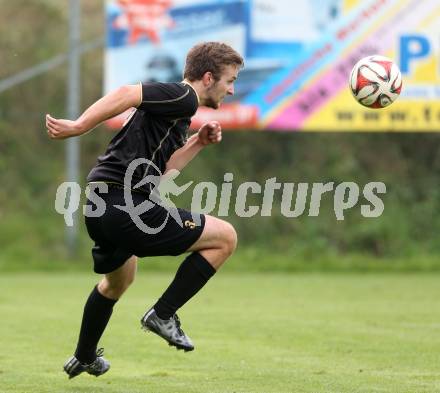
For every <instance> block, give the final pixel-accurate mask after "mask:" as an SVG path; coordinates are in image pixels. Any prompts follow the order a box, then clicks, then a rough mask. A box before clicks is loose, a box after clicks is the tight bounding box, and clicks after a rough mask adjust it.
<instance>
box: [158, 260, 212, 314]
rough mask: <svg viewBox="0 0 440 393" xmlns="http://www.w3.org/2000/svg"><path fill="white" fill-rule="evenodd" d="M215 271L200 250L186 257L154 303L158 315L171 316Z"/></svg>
mask: <svg viewBox="0 0 440 393" xmlns="http://www.w3.org/2000/svg"><path fill="white" fill-rule="evenodd" d="M215 272H216V270H215V269H214V268H213V267H212V266H211V264H210V263H209V262H208V261H207V260H206V259H205V258H203V257H202V256H201V255H200V254H199V253H198V252H193V253H192V254H191V255H189V256H188V257H186V259H185V260H184V261H183V262H182V264H181V265H180V266H179V269H177V272H176V276H175V277H174V280H173V281H172V283H171V284H170V286H169V287H168V288H167V290H166V291H165V292H164V293H163V295H162V296H161V297H160V299H159V300H158V301H157V303H156V304H155V305H154V310H155V311H156V314H157V316H158V317H159V318H162V319H169V318H171V317H172V316H173V315H174V314H175V313H176V311H177V310H178V309H179V308H180V307H182V306H183V305H184V304H185V303H186V302H187V301H188V300H189V299H191V298H192V297H193V296H194V295H195V294H196V293H197V292H198V291H199V290H200V289H201V288H202V287H203V286H204V285H205V284H206V283H207V282H208V280H209V279H210V278H211V277H212V276H213V275H214V273H215Z"/></svg>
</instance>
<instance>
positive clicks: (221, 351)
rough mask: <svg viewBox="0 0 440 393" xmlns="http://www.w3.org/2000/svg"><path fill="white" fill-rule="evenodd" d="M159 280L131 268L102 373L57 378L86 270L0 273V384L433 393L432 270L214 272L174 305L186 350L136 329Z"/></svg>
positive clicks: (125, 392)
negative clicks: (191, 347) (190, 343)
mask: <svg viewBox="0 0 440 393" xmlns="http://www.w3.org/2000/svg"><path fill="white" fill-rule="evenodd" d="M170 277H171V274H169V273H148V274H147V273H145V272H142V271H141V272H140V274H139V276H138V278H137V281H136V282H135V284H134V285H133V286H132V288H131V289H130V290H129V291H128V292H127V294H126V295H125V296H124V298H123V299H121V301H120V302H119V303H118V304H117V306H116V309H115V313H114V314H113V318H112V320H111V322H110V325H109V327H108V330H107V331H106V334H105V335H104V337H103V340H102V343H101V344H102V345H103V346H104V347H105V349H106V353H105V356H106V357H107V358H108V359H109V360H110V361H111V363H112V369H111V370H110V371H109V373H108V374H106V375H105V376H102V377H100V378H95V377H92V376H89V375H81V376H79V377H78V378H76V379H73V380H71V381H69V380H68V379H67V377H66V376H65V375H64V374H63V373H62V372H61V368H62V364H63V362H64V360H65V359H66V358H67V357H68V356H70V355H71V353H72V351H73V349H74V344H75V342H76V338H77V333H78V328H79V323H80V316H81V313H82V306H83V302H84V300H85V298H86V296H87V295H88V292H89V290H90V288H91V287H92V285H93V284H94V282H95V280H96V276H93V275H92V274H85V273H66V274H60V273H52V274H38V273H35V274H19V273H7V274H3V275H2V276H1V277H0V288H1V289H2V290H1V293H0V317H1V323H0V392H1V393H6V392H7V393H12V392H14V393H42V392H57V393H61V392H62V393H95V392H96V393H101V392H102V393H116V392H118V393H119V392H120V393H140V392H148V393H150V392H151V393H156V392H172V393H174V392H184V393H190V392H209V393H211V392H221V393H226V392H231V393H232V392H237V393H238V392H262V393H266V392H276V393H281V392H295V393H296V392H314V393H316V392H325V393H330V392H338V393H342V392H350V393H353V392H396V393H397V392H398V393H402V392H411V393H413V392H417V393H418V392H440V368H439V354H440V305H439V299H440V285H439V278H440V277H439V276H438V275H428V274H390V273H388V274H360V273H350V274H334V273H333V274H319V273H316V274H314V273H308V274H295V275H294V274H270V273H266V274H252V275H245V274H232V273H230V272H228V271H227V270H226V271H224V272H222V273H221V274H219V275H218V276H217V277H215V278H214V279H213V280H212V282H210V283H209V285H208V286H207V287H206V288H204V289H203V291H202V293H201V294H200V295H199V296H198V297H196V298H195V299H193V301H192V302H190V303H189V304H188V305H187V306H186V307H185V308H184V309H183V310H182V311H181V313H180V316H181V319H182V321H183V327H184V329H185V330H186V332H187V333H188V334H189V335H190V336H191V337H192V338H193V340H194V342H195V344H196V350H195V351H194V352H192V353H181V352H180V351H179V352H177V351H175V350H173V349H171V348H169V347H168V346H167V345H166V343H165V342H163V341H162V340H161V339H159V338H158V337H156V336H153V335H151V334H146V333H144V332H143V331H141V329H140V327H139V318H140V316H141V315H142V313H143V312H144V310H145V308H146V307H147V306H149V305H150V304H151V303H152V302H153V301H154V300H155V298H156V297H157V296H158V295H159V294H160V292H161V290H162V289H163V288H164V287H165V286H166V285H167V283H168V280H169V279H170Z"/></svg>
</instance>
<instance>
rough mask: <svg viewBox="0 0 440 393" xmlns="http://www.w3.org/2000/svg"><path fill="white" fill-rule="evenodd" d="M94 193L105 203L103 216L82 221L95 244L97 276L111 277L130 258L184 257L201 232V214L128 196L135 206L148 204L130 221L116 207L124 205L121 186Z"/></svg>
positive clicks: (136, 194) (145, 197) (141, 195)
mask: <svg viewBox="0 0 440 393" xmlns="http://www.w3.org/2000/svg"><path fill="white" fill-rule="evenodd" d="M94 192H95V194H97V195H98V196H99V197H100V198H102V199H103V200H104V202H105V212H104V214H103V215H101V216H100V217H88V216H87V215H86V217H85V222H86V226H87V231H88V233H89V235H90V237H91V238H92V240H93V241H94V242H95V246H94V247H93V249H92V255H93V261H94V271H95V272H96V273H101V274H105V273H110V272H112V271H113V270H115V269H117V268H118V267H120V266H122V265H123V264H124V262H125V261H126V260H127V259H128V258H130V257H131V256H132V255H136V256H138V257H147V256H161V255H180V254H183V253H184V252H186V251H187V250H188V249H189V248H190V247H191V246H192V245H193V244H194V243H195V242H196V241H197V239H198V238H199V237H200V235H201V234H202V232H203V228H204V226H205V216H204V215H203V214H198V213H192V212H189V211H187V210H184V209H179V208H174V209H173V208H168V207H167V208H165V207H163V206H161V205H158V204H156V203H153V202H151V201H150V199H149V196H148V194H146V193H140V192H135V191H132V192H131V197H132V200H133V205H134V206H137V205H139V204H141V203H143V202H144V201H150V202H147V203H148V210H147V211H145V212H144V213H142V214H140V215H139V217H138V218H137V217H136V218H135V219H132V217H131V216H130V214H129V213H128V212H126V211H123V210H121V209H119V208H117V207H116V206H125V205H126V203H125V199H124V190H123V188H122V186H121V187H120V186H114V185H109V189H108V193H100V192H98V191H97V190H95V191H94ZM87 205H88V206H90V208H92V209H93V210H96V207H97V205H95V204H94V203H93V202H91V201H90V200H88V201H87ZM179 218H180V220H179Z"/></svg>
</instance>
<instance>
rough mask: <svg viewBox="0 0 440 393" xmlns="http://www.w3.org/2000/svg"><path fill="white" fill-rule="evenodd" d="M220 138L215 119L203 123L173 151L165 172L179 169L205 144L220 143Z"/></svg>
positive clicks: (220, 130)
mask: <svg viewBox="0 0 440 393" xmlns="http://www.w3.org/2000/svg"><path fill="white" fill-rule="evenodd" d="M221 140H222V129H221V127H220V124H219V123H218V122H217V121H211V122H209V123H205V124H204V125H203V126H202V127H200V129H199V131H198V132H197V134H194V135H193V136H191V138H189V139H188V141H187V142H186V144H185V145H184V146H182V147H181V148H180V149H178V150H176V151H175V152H174V153H173V155H172V156H171V157H170V159H169V160H168V162H167V167H166V170H165V173H167V172H168V171H169V170H172V169H177V170H178V171H181V170H182V169H183V168H184V167H185V166H186V165H187V164H188V163H189V162H190V161H191V160H192V159H193V158H194V157H195V156H196V155H197V154H198V153H199V152H200V151H201V150H202V149H203V148H204V147H205V146H207V145H210V144H215V143H220V142H221ZM165 173H164V174H165Z"/></svg>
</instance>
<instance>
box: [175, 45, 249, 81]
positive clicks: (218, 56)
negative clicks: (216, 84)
mask: <svg viewBox="0 0 440 393" xmlns="http://www.w3.org/2000/svg"><path fill="white" fill-rule="evenodd" d="M234 64H235V65H237V66H239V67H243V64H244V62H243V58H242V57H241V56H240V54H239V53H238V52H236V51H235V50H234V49H233V48H231V47H230V46H229V45H226V44H224V43H222V42H202V43H200V44H197V45H195V46H193V47H192V48H191V49H190V50H189V52H188V55H187V56H186V63H185V70H184V72H183V77H184V78H185V79H188V80H189V81H190V82H192V81H195V80H200V79H202V77H203V75H204V74H205V72H208V71H209V72H211V73H212V75H213V77H214V79H215V80H216V81H218V80H220V77H221V73H222V71H223V67H224V66H227V65H234Z"/></svg>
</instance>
